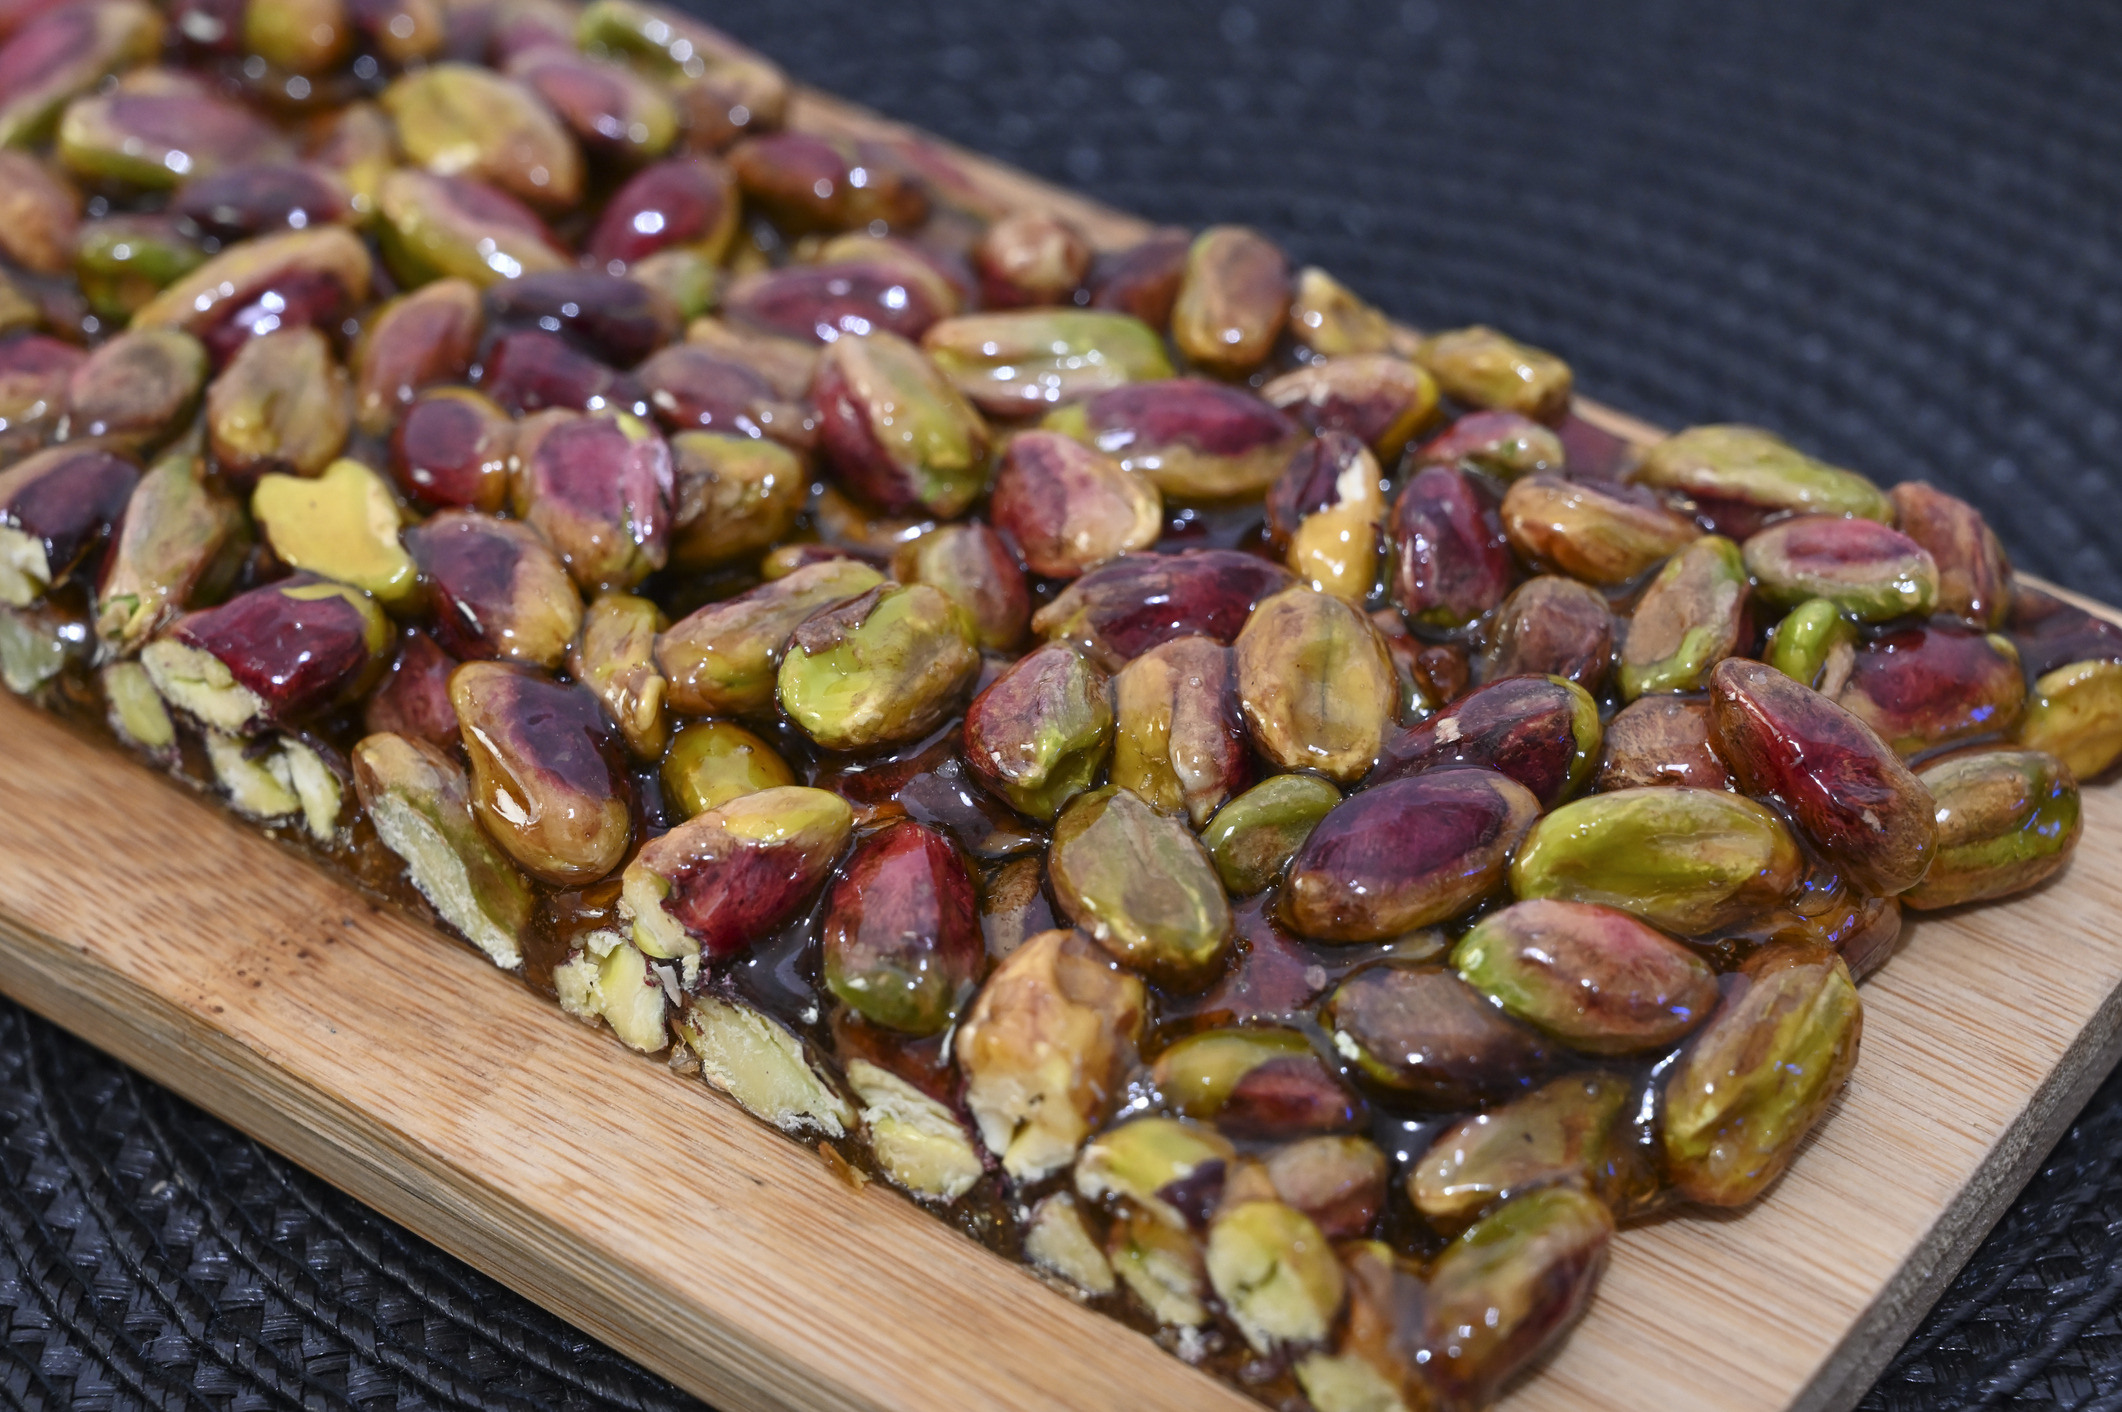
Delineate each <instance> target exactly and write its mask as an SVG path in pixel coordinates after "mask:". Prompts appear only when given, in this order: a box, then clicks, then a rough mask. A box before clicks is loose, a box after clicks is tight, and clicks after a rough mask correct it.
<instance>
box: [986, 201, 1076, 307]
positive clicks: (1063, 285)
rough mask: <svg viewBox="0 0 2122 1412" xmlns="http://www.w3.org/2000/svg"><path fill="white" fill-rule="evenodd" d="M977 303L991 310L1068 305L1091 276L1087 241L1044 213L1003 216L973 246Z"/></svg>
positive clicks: (1060, 221)
mask: <svg viewBox="0 0 2122 1412" xmlns="http://www.w3.org/2000/svg"><path fill="white" fill-rule="evenodd" d="M972 255H973V270H974V272H975V273H977V274H978V275H979V277H980V302H981V303H982V304H984V305H986V306H987V307H988V308H990V309H1022V308H1027V307H1029V306H1032V305H1037V304H1066V303H1068V302H1069V300H1070V296H1072V295H1073V294H1074V293H1075V292H1076V290H1078V289H1079V288H1081V287H1082V285H1083V279H1084V276H1085V275H1087V274H1089V273H1090V260H1091V249H1090V243H1089V242H1088V241H1086V240H1085V239H1084V238H1083V235H1082V233H1081V232H1079V231H1078V230H1077V229H1076V228H1075V227H1074V226H1072V225H1070V224H1069V223H1068V222H1067V221H1064V220H1062V219H1061V218H1060V217H1059V216H1052V215H1048V214H1046V213H1045V212H1043V211H1019V212H1016V213H1014V214H1011V215H1007V216H1004V217H1003V218H1002V219H1001V220H999V221H996V222H995V223H994V224H993V225H991V226H989V227H988V228H987V229H986V230H984V231H982V232H981V233H980V238H979V239H978V240H976V241H974V242H973V252H972Z"/></svg>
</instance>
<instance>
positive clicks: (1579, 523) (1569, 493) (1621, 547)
mask: <svg viewBox="0 0 2122 1412" xmlns="http://www.w3.org/2000/svg"><path fill="white" fill-rule="evenodd" d="M1425 474H1426V473H1425ZM1502 519H1503V532H1504V533H1505V534H1506V535H1507V536H1509V539H1510V545H1511V547H1512V548H1513V549H1515V550H1517V551H1518V553H1519V554H1520V555H1521V556H1523V557H1524V558H1525V560H1526V561H1527V562H1528V563H1530V564H1532V565H1534V566H1535V567H1538V568H1553V569H1556V570H1559V571H1560V572H1562V573H1565V574H1569V575H1570V576H1572V577H1574V578H1579V579H1583V580H1584V581H1585V582H1587V583H1594V584H1602V585H1603V584H1621V583H1627V582H1628V581H1629V580H1630V579H1632V578H1635V577H1636V576H1637V575H1639V574H1641V573H1643V572H1644V571H1645V570H1647V569H1650V568H1652V567H1654V566H1655V565H1656V564H1657V563H1658V561H1659V560H1661V559H1663V558H1665V557H1666V556H1667V555H1669V554H1673V553H1675V552H1677V551H1678V550H1679V549H1680V548H1681V547H1682V546H1683V545H1685V544H1687V543H1688V542H1689V541H1690V540H1693V539H1696V538H1698V537H1700V535H1701V533H1702V531H1701V530H1700V529H1699V528H1698V527H1697V526H1696V525H1695V523H1694V521H1692V520H1690V519H1688V518H1686V517H1685V516H1683V515H1680V514H1677V513H1675V512H1674V511H1672V510H1669V509H1667V508H1666V507H1665V506H1664V505H1662V504H1660V503H1659V502H1658V501H1657V499H1656V498H1655V497H1653V496H1652V495H1651V493H1650V492H1649V491H1647V490H1642V489H1638V488H1636V487H1633V486H1623V485H1618V484H1612V483H1608V484H1605V485H1594V484H1591V483H1589V482H1584V481H1566V480H1561V479H1559V478H1557V477H1555V476H1550V475H1535V476H1527V477H1526V478H1525V479H1524V480H1521V481H1517V482H1515V483H1514V484H1513V485H1512V486H1511V488H1510V490H1509V492H1508V493H1507V494H1505V495H1504V497H1503V508H1502ZM1751 553H1752V551H1751V549H1749V550H1748V554H1749V567H1751V557H1750V556H1751Z"/></svg>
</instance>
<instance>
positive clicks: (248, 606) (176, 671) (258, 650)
mask: <svg viewBox="0 0 2122 1412" xmlns="http://www.w3.org/2000/svg"><path fill="white" fill-rule="evenodd" d="M392 636H393V635H392V632H391V627H390V620H389V619H387V618H385V617H384V616H383V610H382V609H380V608H378V607H377V606H376V603H375V600H374V599H372V598H370V597H369V596H368V595H367V594H365V593H363V592H362V591H361V590H360V589H358V588H348V587H347V586H345V585H344V584H336V583H332V582H330V581H329V580H327V579H320V578H318V577H317V576H316V575H314V574H296V575H294V576H293V577H292V578H284V579H281V580H279V581H278V582H276V583H270V584H267V585H265V586H264V587H263V588H254V589H252V590H251V591H250V592H248V593H244V594H239V595H238V596H237V597H235V598H232V599H230V600H229V601H228V602H226V603H224V604H222V605H221V606H220V607H218V608H205V609H201V610H199V611H197V612H194V613H189V614H186V615H185V616H184V617H182V618H179V619H178V620H177V621H176V622H175V623H173V624H171V625H170V628H169V630H168V632H167V633H166V634H165V635H164V636H163V637H162V638H160V639H159V640H157V641H155V642H152V643H150V644H148V646H147V648H146V649H145V650H144V651H143V652H142V653H141V655H140V660H141V663H142V665H144V666H145V667H146V668H147V671H148V675H149V676H151V677H153V678H154V680H155V688H156V690H158V691H160V692H161V693H162V696H163V699H164V700H166V701H168V702H169V703H170V704H171V705H172V706H175V707H177V708H178V709H180V710H182V711H185V712H187V713H188V714H190V715H192V716H193V717H196V718H197V719H198V720H200V721H202V722H204V723H205V724H207V725H209V726H212V727H213V728H214V729H216V730H219V731H222V732H225V733H227V734H229V735H247V734H251V733H254V732H256V731H258V730H260V729H262V728H263V727H265V726H267V725H272V724H279V723H284V722H291V721H299V720H301V719H303V718H305V717H308V716H311V715H314V714H316V713H317V712H320V711H324V710H328V709H330V708H331V707H334V706H340V705H344V704H346V703H347V702H350V701H356V700H358V699H360V697H361V696H363V695H364V694H366V692H367V690H368V688H369V687H371V686H372V685H374V684H375V682H376V681H377V679H378V678H380V677H381V676H382V674H383V670H384V668H385V667H386V666H388V665H389V662H390V649H391V641H392Z"/></svg>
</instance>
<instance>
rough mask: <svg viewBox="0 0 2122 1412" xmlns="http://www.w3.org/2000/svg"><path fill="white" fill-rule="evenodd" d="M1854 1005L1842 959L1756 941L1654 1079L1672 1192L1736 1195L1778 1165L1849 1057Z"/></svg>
mask: <svg viewBox="0 0 2122 1412" xmlns="http://www.w3.org/2000/svg"><path fill="white" fill-rule="evenodd" d="M1863 1033H1864V1006H1863V1002H1862V1001H1860V1000H1859V999H1858V998H1857V988H1856V985H1855V984H1854V983H1853V982H1852V981H1851V980H1850V978H1849V970H1848V968H1847V967H1846V966H1844V965H1843V963H1842V959H1841V958H1840V957H1838V956H1836V955H1834V954H1833V953H1832V952H1827V951H1822V950H1819V949H1817V948H1813V947H1806V946H1792V945H1776V946H1769V947H1764V948H1763V949H1762V950H1760V951H1757V952H1755V953H1754V955H1753V956H1751V957H1749V958H1748V959H1747V962H1746V964H1745V965H1743V966H1741V967H1740V968H1739V972H1738V975H1737V977H1736V979H1735V981H1734V982H1733V983H1732V984H1731V985H1730V986H1729V988H1728V989H1727V990H1726V992H1725V995H1724V1000H1723V1003H1722V1004H1720V1005H1719V1006H1718V1007H1717V1013H1716V1014H1715V1015H1713V1016H1711V1017H1710V1021H1709V1023H1708V1024H1707V1025H1705V1026H1703V1028H1702V1030H1701V1031H1700V1032H1699V1033H1698V1034H1696V1036H1695V1037H1694V1039H1693V1040H1692V1041H1691V1042H1690V1043H1689V1044H1688V1046H1687V1048H1686V1049H1684V1050H1682V1051H1681V1053H1680V1058H1679V1060H1678V1062H1676V1063H1675V1064H1674V1065H1673V1066H1672V1069H1671V1071H1670V1072H1669V1073H1668V1074H1667V1076H1666V1079H1665V1093H1664V1103H1663V1104H1662V1111H1661V1113H1660V1114H1659V1130H1660V1137H1661V1138H1662V1140H1663V1144H1664V1149H1665V1163H1666V1170H1667V1171H1668V1172H1669V1173H1670V1174H1671V1178H1672V1182H1673V1186H1674V1188H1675V1189H1676V1190H1677V1191H1678V1192H1679V1194H1680V1195H1682V1196H1684V1197H1686V1198H1687V1199H1689V1200H1691V1201H1699V1202H1701V1203H1702V1204H1703V1205H1705V1206H1743V1205H1745V1204H1746V1203H1747V1202H1749V1201H1751V1200H1753V1199H1754V1198H1755V1197H1756V1196H1759V1195H1760V1194H1761V1193H1762V1192H1763V1191H1764V1190H1766V1189H1767V1188H1768V1185H1769V1183H1771V1182H1773V1181H1774V1180H1775V1179H1776V1178H1777V1177H1778V1176H1779V1175H1781V1174H1782V1171H1783V1169H1784V1167H1786V1166H1788V1165H1789V1163H1790V1159H1791V1154H1793V1153H1794V1152H1796V1151H1797V1149H1798V1145H1799V1144H1800V1143H1801V1142H1803V1141H1804V1139H1805V1135H1806V1133H1808V1132H1810V1131H1811V1130H1812V1126H1813V1124H1814V1123H1816V1122H1818V1121H1819V1119H1820V1115H1821V1114H1823V1113H1824V1112H1826V1111H1827V1107H1828V1104H1830V1103H1831V1102H1833V1101H1834V1097H1835V1094H1836V1093H1837V1092H1839V1091H1840V1090H1841V1088H1842V1084H1843V1082H1844V1081H1845V1080H1846V1079H1848V1077H1849V1072H1850V1070H1851V1069H1852V1068H1854V1067H1855V1066H1856V1062H1857V1048H1858V1045H1859V1043H1860V1042H1861V1040H1862V1037H1863Z"/></svg>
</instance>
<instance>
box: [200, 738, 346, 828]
mask: <svg viewBox="0 0 2122 1412" xmlns="http://www.w3.org/2000/svg"><path fill="white" fill-rule="evenodd" d="M206 758H207V763H208V764H209V765H210V766H211V767H212V769H213V772H214V780H215V782H216V783H218V784H219V785H220V786H221V789H222V792H223V793H225V794H226V795H227V796H228V803H229V807H230V808H232V809H234V810H235V811H236V812H237V813H239V814H241V815H243V816H244V817H245V818H248V819H256V820H258V821H259V822H261V823H268V824H270V823H278V822H279V821H280V820H282V819H290V818H299V819H300V820H301V821H302V825H303V827H304V828H306V829H307V830H308V831H309V836H310V837H311V838H313V839H315V840H317V841H318V842H319V843H329V842H330V841H331V840H332V839H333V837H335V836H336V835H337V834H338V832H339V815H340V813H341V812H342V811H343V810H344V809H345V806H346V790H345V788H344V787H343V785H342V784H341V782H340V779H339V774H338V771H336V770H335V769H333V767H332V766H331V764H330V763H329V762H327V761H326V759H325V758H324V756H323V755H322V754H321V753H319V752H318V751H317V750H316V749H313V748H312V747H311V746H310V745H309V744H308V743H306V742H304V741H301V740H297V739H295V738H294V737H292V736H276V735H266V736H259V737H257V738H255V739H250V740H244V739H239V738H237V737H236V736H232V735H224V734H222V733H221V732H220V731H217V730H208V731H207V732H206Z"/></svg>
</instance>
